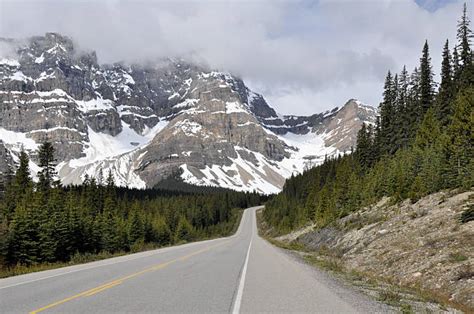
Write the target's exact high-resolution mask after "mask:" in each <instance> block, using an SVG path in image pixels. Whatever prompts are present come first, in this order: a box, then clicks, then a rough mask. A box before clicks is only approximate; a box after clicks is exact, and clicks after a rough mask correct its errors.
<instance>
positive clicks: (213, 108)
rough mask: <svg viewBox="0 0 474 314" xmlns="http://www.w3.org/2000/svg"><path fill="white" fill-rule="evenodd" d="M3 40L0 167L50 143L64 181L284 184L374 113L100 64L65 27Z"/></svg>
mask: <svg viewBox="0 0 474 314" xmlns="http://www.w3.org/2000/svg"><path fill="white" fill-rule="evenodd" d="M3 42H5V43H7V44H9V45H11V46H12V47H13V48H14V49H15V51H16V56H9V57H4V58H2V57H0V102H1V103H2V106H1V109H0V140H2V141H3V144H2V145H3V147H4V148H5V151H8V154H6V155H9V156H10V157H11V159H7V158H4V157H2V156H5V154H2V155H0V158H2V163H0V164H1V165H5V164H12V163H14V162H15V161H16V160H17V157H18V153H19V151H20V150H21V149H22V148H24V149H26V150H28V151H30V152H31V153H32V155H33V162H34V161H35V157H34V153H33V152H34V151H35V150H36V149H37V147H38V145H39V144H40V143H41V142H43V141H46V140H48V141H51V142H52V143H53V145H54V147H55V149H56V155H57V156H56V157H57V159H58V161H59V165H58V171H59V174H60V176H61V179H62V181H63V183H64V184H70V183H80V182H81V181H82V180H83V178H84V175H85V174H88V175H89V176H96V175H97V174H98V173H99V172H100V170H101V169H102V170H103V172H104V171H105V172H106V171H109V170H110V171H111V172H112V173H113V174H114V177H115V178H116V181H117V183H118V184H120V185H129V186H134V187H146V186H148V187H152V186H154V185H155V184H156V183H158V182H159V181H160V180H162V179H164V178H166V177H167V176H169V175H175V174H176V173H179V174H180V176H181V177H182V179H184V180H185V181H187V182H189V183H194V184H200V185H215V186H222V187H228V188H233V189H238V190H258V191H261V192H265V193H271V192H277V191H279V190H280V189H281V187H282V185H283V182H284V180H285V178H286V177H288V176H290V175H291V174H292V173H294V172H295V171H296V172H299V171H302V170H303V169H304V168H305V167H308V165H314V164H315V163H317V162H319V160H320V159H321V158H323V156H324V155H326V154H329V155H330V154H337V153H339V152H343V151H345V150H347V149H348V148H349V147H350V146H352V145H354V143H355V135H356V134H357V131H358V128H359V127H360V125H361V123H362V122H373V120H374V119H375V115H376V111H375V110H374V109H372V108H371V107H368V106H365V105H363V104H361V103H360V102H358V101H356V100H350V101H349V102H348V103H346V104H345V105H344V106H343V107H342V108H341V109H334V110H332V111H329V112H325V113H320V114H314V115H312V116H281V115H278V114H277V113H276V112H275V110H274V109H273V108H271V107H270V105H269V104H268V103H267V102H266V101H265V98H264V97H263V96H262V95H259V94H257V93H255V92H253V91H252V90H250V89H249V88H248V87H247V86H246V85H245V83H244V81H243V80H242V79H241V78H238V77H236V76H234V75H232V74H230V73H225V72H219V71H212V70H209V69H207V68H206V67H203V66H200V65H195V64H192V63H188V62H185V61H183V60H178V59H163V60H159V61H157V62H149V63H147V64H130V65H129V64H123V63H115V64H111V65H100V64H98V63H97V58H96V55H95V53H83V52H81V53H78V52H77V51H75V48H74V44H73V41H72V40H71V39H70V38H68V37H65V36H62V35H60V34H56V33H48V34H46V35H45V36H36V37H32V38H30V39H28V40H26V41H19V40H3ZM25 43H26V44H25ZM308 160H310V161H311V162H310V163H309V164H308V162H307V161H308ZM2 167H3V168H5V167H4V166H2ZM33 167H35V166H34V163H33Z"/></svg>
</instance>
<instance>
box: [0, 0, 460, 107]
mask: <svg viewBox="0 0 474 314" xmlns="http://www.w3.org/2000/svg"><path fill="white" fill-rule="evenodd" d="M460 7H461V3H460V2H456V3H450V4H449V5H446V6H445V7H443V8H440V9H438V10H436V11H434V12H429V11H427V10H424V9H423V8H421V7H419V6H418V5H416V3H415V2H413V1H411V0H394V1H388V0H381V1H370V0H361V1H350V0H341V1H328V0H320V1H275V0H254V1H230V2H228V1H226V2H224V1H201V2H197V1H168V2H166V1H159V2H156V1H92V0H91V1H54V0H49V1H35V0H30V1H5V0H0V36H3V37H17V38H18V37H26V36H31V35H39V34H43V33H45V32H47V31H56V32H60V33H63V34H66V35H69V36H71V37H72V38H73V39H74V40H75V41H76V42H77V45H79V46H80V47H81V48H82V49H86V50H91V49H93V50H96V51H97V54H98V57H99V61H101V62H107V63H108V62H115V61H119V60H124V61H129V62H136V61H143V60H147V59H155V58H160V57H168V56H176V57H184V58H191V59H194V60H199V61H203V62H206V63H208V64H209V65H210V66H212V67H214V68H218V69H222V70H227V71H231V72H233V73H236V74H238V75H240V76H242V77H243V78H244V79H245V80H247V81H249V82H250V85H251V87H253V88H255V89H257V91H261V92H263V93H264V95H265V96H266V97H267V98H268V99H269V100H270V103H271V104H272V105H273V106H275V107H276V108H277V109H278V110H279V111H280V112H282V113H306V114H309V113H314V112H319V111H322V110H325V109H328V108H331V107H333V106H336V105H341V104H343V103H344V102H345V101H346V100H347V99H349V98H358V99H360V100H362V101H364V102H367V103H370V104H373V105H376V104H378V102H379V99H380V97H381V88H382V84H383V77H384V75H385V73H386V71H387V70H388V69H391V70H396V71H398V70H400V69H401V67H402V65H403V64H404V63H406V64H407V65H408V67H409V68H412V67H413V66H415V65H416V64H417V62H418V58H419V55H420V51H421V46H422V44H423V41H424V39H425V38H428V39H430V43H431V47H432V55H433V62H434V64H435V69H438V68H439V67H438V64H439V62H440V58H439V56H440V53H441V47H442V44H443V42H444V40H445V39H446V38H450V39H453V38H454V34H455V25H456V19H457V17H458V16H459V14H460V12H461V9H460Z"/></svg>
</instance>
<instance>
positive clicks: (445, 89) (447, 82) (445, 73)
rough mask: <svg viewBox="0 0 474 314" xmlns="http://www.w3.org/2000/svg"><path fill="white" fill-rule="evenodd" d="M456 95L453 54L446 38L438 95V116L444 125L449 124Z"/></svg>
mask: <svg viewBox="0 0 474 314" xmlns="http://www.w3.org/2000/svg"><path fill="white" fill-rule="evenodd" d="M453 95H454V86H453V69H452V66H451V54H450V52H449V42H448V40H446V43H445V44H444V49H443V61H442V63H441V84H440V87H439V92H438V95H437V97H436V117H437V118H438V120H439V121H440V123H441V125H442V126H445V125H448V123H449V119H450V116H451V113H452V110H451V102H452V100H453Z"/></svg>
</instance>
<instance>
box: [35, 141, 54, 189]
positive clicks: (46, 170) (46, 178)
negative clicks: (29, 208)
mask: <svg viewBox="0 0 474 314" xmlns="http://www.w3.org/2000/svg"><path fill="white" fill-rule="evenodd" d="M38 158H39V166H40V167H41V171H40V172H39V173H38V187H39V189H40V190H41V191H43V192H47V191H49V189H50V188H51V186H52V185H53V183H54V178H55V177H56V170H55V166H56V165H55V159H54V147H53V145H52V144H51V143H50V142H47V141H46V142H44V143H43V144H42V145H41V146H40V148H39V151H38Z"/></svg>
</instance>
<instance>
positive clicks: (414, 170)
mask: <svg viewBox="0 0 474 314" xmlns="http://www.w3.org/2000/svg"><path fill="white" fill-rule="evenodd" d="M467 10H468V8H467V6H466V5H465V6H464V11H463V14H462V16H461V19H460V20H459V22H458V25H457V43H456V44H455V45H454V47H453V48H452V49H451V48H450V44H449V42H448V41H447V40H446V44H445V46H444V51H443V56H442V57H443V58H442V68H441V82H440V83H439V84H437V83H436V82H434V80H433V77H434V73H433V71H432V64H431V58H430V54H429V45H428V41H426V42H425V43H424V46H423V49H422V56H421V58H420V64H419V67H417V68H415V69H414V70H413V71H412V73H411V74H409V73H408V71H407V69H406V68H405V67H404V68H403V69H402V70H401V72H400V73H398V74H392V73H391V72H388V74H387V77H386V80H385V85H384V93H383V100H382V102H381V104H380V117H379V119H378V121H377V123H376V124H375V125H371V124H366V125H364V126H363V128H362V129H361V130H360V131H359V134H358V140H357V147H356V148H355V151H354V152H353V153H351V154H349V155H345V156H339V157H337V158H334V159H332V158H331V159H326V160H325V162H324V163H323V164H322V165H320V166H318V167H315V168H313V169H311V170H308V171H306V172H305V173H303V174H301V175H297V176H293V177H292V178H290V179H289V180H287V181H286V184H285V187H284V189H283V191H282V192H281V193H280V194H278V195H277V196H276V197H274V198H273V199H272V200H270V201H269V202H268V203H267V205H266V208H265V211H264V218H265V219H266V221H267V222H268V223H270V224H271V225H272V226H273V227H274V228H275V229H276V231H277V232H278V233H284V232H288V231H290V230H292V229H294V228H296V227H298V226H301V225H303V224H305V223H308V222H310V221H311V222H314V223H316V224H317V225H319V226H325V225H327V224H328V223H330V222H332V221H334V220H335V219H336V218H338V217H342V216H345V215H347V214H348V213H349V212H351V211H354V210H356V209H358V208H361V207H362V206H365V205H368V204H373V203H374V202H376V201H377V200H378V199H380V198H382V197H383V196H389V197H392V199H393V200H395V201H396V200H402V199H405V198H411V199H412V200H413V201H415V200H417V199H419V198H420V197H422V196H424V195H427V194H430V193H433V192H436V191H439V190H442V189H452V188H461V189H469V188H471V187H472V186H473V183H474V110H473V107H474V85H473V84H474V65H473V52H472V49H471V39H472V31H471V29H470V27H469V24H470V21H469V17H468V14H467ZM468 211H469V210H468ZM464 217H466V219H472V217H473V213H472V209H471V210H470V212H466V213H465V215H464ZM469 217H470V218H469Z"/></svg>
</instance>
